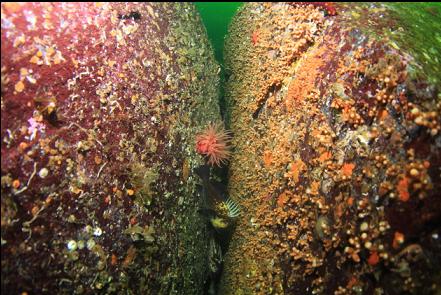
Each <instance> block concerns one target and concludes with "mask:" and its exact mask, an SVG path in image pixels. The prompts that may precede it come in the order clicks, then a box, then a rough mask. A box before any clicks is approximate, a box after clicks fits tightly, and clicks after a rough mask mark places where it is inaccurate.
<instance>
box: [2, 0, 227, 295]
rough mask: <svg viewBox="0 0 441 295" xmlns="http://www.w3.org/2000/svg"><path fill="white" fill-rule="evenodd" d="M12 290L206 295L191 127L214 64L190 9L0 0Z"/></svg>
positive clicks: (204, 101) (5, 214)
mask: <svg viewBox="0 0 441 295" xmlns="http://www.w3.org/2000/svg"><path fill="white" fill-rule="evenodd" d="M1 14H2V33H1V38H2V49H1V50H2V55H1V92H2V95H1V114H2V115H1V139H2V145H1V155H2V157H1V173H2V178H1V180H2V181H1V186H2V187H1V195H2V197H1V236H2V249H1V253H2V279H1V285H2V293H3V292H6V293H5V294H19V293H23V294H24V293H26V292H27V293H29V294H34V293H47V292H52V293H53V292H55V293H60V294H63V293H75V294H92V293H93V294H96V293H97V292H103V293H121V292H122V291H124V292H125V293H127V294H139V293H149V294H178V293H180V292H181V290H183V289H184V290H186V291H187V292H188V293H198V292H200V290H202V288H203V286H204V281H205V280H206V277H207V272H208V263H207V257H206V256H207V251H208V243H207V232H206V228H205V225H204V223H203V222H202V221H201V218H200V216H199V215H198V214H197V209H198V208H199V207H200V200H199V199H197V198H195V185H196V182H197V181H198V179H197V177H195V176H193V175H192V174H191V173H189V172H188V171H192V170H193V168H194V167H196V166H198V165H200V164H201V163H202V159H201V158H200V156H199V155H197V154H196V152H195V150H194V138H195V134H196V133H197V132H199V131H200V129H201V128H203V127H205V126H206V125H207V124H208V123H209V122H214V121H218V120H219V119H220V118H219V114H220V112H219V107H218V104H217V101H218V97H217V96H218V90H217V89H218V76H217V73H218V70H219V68H218V65H217V64H216V63H215V61H214V56H213V53H212V49H211V47H210V45H209V42H208V40H207V36H206V32H205V29H204V28H203V26H202V25H201V21H200V19H199V16H198V14H197V12H196V10H195V8H194V7H193V5H191V4H185V3H149V4H147V3H141V4H134V3H55V4H51V3H2V5H1Z"/></svg>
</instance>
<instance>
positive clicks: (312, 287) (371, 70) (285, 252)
mask: <svg viewBox="0 0 441 295" xmlns="http://www.w3.org/2000/svg"><path fill="white" fill-rule="evenodd" d="M403 5H404V4H403ZM392 6H393V5H389V4H384V5H383V4H378V3H370V4H355V3H354V4H333V6H332V8H333V9H335V12H336V13H335V14H334V15H332V14H329V13H326V11H324V9H322V7H320V4H318V5H315V6H312V5H307V4H295V3H289V4H288V3H247V4H245V5H244V7H243V8H242V9H241V10H240V11H239V12H238V13H237V15H236V16H235V18H234V20H233V22H232V24H231V26H230V29H229V36H228V38H227V40H226V44H225V55H226V56H225V67H226V73H227V76H228V80H227V86H226V101H227V104H228V110H227V117H228V124H229V125H230V128H231V131H232V132H233V133H234V134H235V136H234V138H233V146H235V150H234V153H233V154H232V158H231V164H230V170H229V195H230V197H231V198H232V199H233V200H234V201H235V202H237V203H238V204H239V205H240V206H241V209H242V215H241V218H240V219H239V220H238V224H237V228H236V232H235V234H234V235H233V237H232V241H231V244H230V247H229V251H228V253H227V255H226V258H225V267H224V273H223V278H222V281H221V290H220V292H221V294H375V293H376V294H403V293H409V294H434V293H436V292H439V290H440V289H441V285H440V281H439V277H440V274H441V269H440V266H439V264H438V263H437V262H436V261H439V260H440V259H441V257H440V251H439V250H440V248H441V238H440V237H441V232H440V223H439V220H440V218H441V215H440V212H441V196H440V193H439V192H440V191H441V179H440V175H439V169H440V166H441V158H440V155H441V138H440V136H441V122H440V119H439V118H440V117H441V116H440V111H441V94H440V84H439V82H437V81H439V79H438V80H437V79H436V77H435V76H434V75H433V74H438V75H439V71H438V72H437V71H436V70H435V71H434V70H433V69H437V68H439V66H440V63H439V60H436V59H435V58H432V60H431V63H430V64H429V66H427V65H425V64H424V62H425V61H424V59H421V58H420V55H419V54H416V52H415V51H414V50H413V48H415V47H417V46H424V44H420V43H421V42H420V40H421V38H423V36H421V32H417V31H405V30H403V31H400V34H401V35H402V37H403V38H401V37H400V38H395V36H389V37H387V36H388V35H386V34H385V32H389V33H390V34H393V33H394V32H393V31H392V30H393V29H394V28H396V29H398V28H400V27H402V28H405V27H406V26H407V25H408V24H409V23H407V24H405V23H404V22H412V19H407V20H405V19H403V18H400V17H398V16H397V14H396V11H395V8H394V7H392ZM430 20H431V18H426V19H424V20H422V21H424V22H425V26H429V27H433V29H434V31H433V32H434V34H437V33H439V31H437V30H436V28H437V27H438V26H439V23H434V22H431V21H430ZM390 24H393V26H390ZM382 36H384V38H382ZM400 40H403V41H400ZM404 40H407V41H404ZM412 40H416V41H415V44H412ZM408 45H409V46H408ZM435 55H436V54H435ZM438 58H439V56H438ZM438 78H439V77H438Z"/></svg>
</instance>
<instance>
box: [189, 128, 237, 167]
mask: <svg viewBox="0 0 441 295" xmlns="http://www.w3.org/2000/svg"><path fill="white" fill-rule="evenodd" d="M230 140H231V136H230V134H229V133H228V132H227V131H225V130H224V129H223V128H222V127H221V126H220V125H213V124H210V125H209V126H208V128H207V129H205V130H204V131H203V132H202V133H201V134H199V135H197V136H196V151H197V152H198V153H199V154H201V155H204V156H206V157H207V158H208V164H210V165H217V166H221V164H224V163H225V162H226V160H227V159H228V157H229V156H230V153H231V152H230V150H229V147H228V143H229V142H230Z"/></svg>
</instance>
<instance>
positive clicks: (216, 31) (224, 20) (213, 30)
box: [194, 2, 243, 65]
mask: <svg viewBox="0 0 441 295" xmlns="http://www.w3.org/2000/svg"><path fill="white" fill-rule="evenodd" d="M242 3H243V2H195V3H194V4H195V5H196V7H197V9H198V10H199V13H200V15H201V17H202V21H203V22H204V25H205V28H206V29H207V32H208V38H209V39H210V42H211V44H212V45H213V48H214V51H215V56H216V60H217V61H218V62H219V63H220V64H221V65H222V64H223V58H222V56H223V55H222V53H223V47H224V38H225V36H226V35H227V31H228V24H229V23H230V21H231V18H232V17H233V15H234V14H235V13H236V11H237V9H238V8H239V7H240V6H241V5H242Z"/></svg>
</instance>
